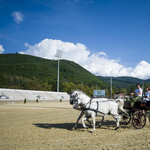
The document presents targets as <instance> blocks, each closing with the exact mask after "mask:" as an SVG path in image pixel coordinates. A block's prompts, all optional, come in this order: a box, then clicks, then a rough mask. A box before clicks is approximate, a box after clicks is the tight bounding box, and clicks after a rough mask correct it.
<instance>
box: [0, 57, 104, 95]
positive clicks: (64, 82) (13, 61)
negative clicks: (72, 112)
mask: <svg viewBox="0 0 150 150" xmlns="http://www.w3.org/2000/svg"><path fill="white" fill-rule="evenodd" d="M57 67H58V61H57V60H48V59H43V58H39V57H35V56H30V55H22V54H0V71H1V74H0V88H15V89H28V90H46V91H56V89H57ZM81 82H83V84H82V85H83V91H84V92H85V93H87V94H89V95H91V96H92V95H93V90H94V89H95V87H96V84H97V89H105V88H106V83H104V82H103V81H101V80H100V79H99V78H98V77H96V76H94V75H93V74H92V73H90V72H88V71H87V70H86V69H84V68H83V67H81V66H80V65H78V64H76V63H75V62H72V61H67V60H60V91H65V92H70V91H71V89H81V86H82V85H81Z"/></svg>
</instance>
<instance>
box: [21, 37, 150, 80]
mask: <svg viewBox="0 0 150 150" xmlns="http://www.w3.org/2000/svg"><path fill="white" fill-rule="evenodd" d="M25 46H26V47H27V50H26V51H25V52H23V51H22V52H20V54H30V55H34V56H39V57H43V58H47V59H57V58H56V57H55V54H56V51H57V49H60V50H62V51H63V56H62V58H63V59H67V60H71V61H74V62H76V63H78V64H80V65H81V66H83V67H84V68H86V69H87V70H89V71H90V72H92V73H93V74H95V75H100V76H132V77H138V78H141V79H148V78H150V64H149V63H147V62H146V61H141V62H139V63H138V64H137V65H136V66H135V67H134V68H132V67H125V66H124V65H121V64H120V61H121V59H120V58H119V59H116V60H112V59H109V58H108V56H107V54H106V53H105V52H99V53H92V54H91V53H90V50H89V49H88V48H87V47H86V46H85V45H84V44H81V43H77V44H74V43H70V42H63V41H61V40H53V39H44V40H42V41H41V42H39V43H38V44H35V45H33V46H31V45H29V44H28V43H25Z"/></svg>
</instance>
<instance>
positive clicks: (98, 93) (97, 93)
mask: <svg viewBox="0 0 150 150" xmlns="http://www.w3.org/2000/svg"><path fill="white" fill-rule="evenodd" d="M93 97H105V90H94V91H93Z"/></svg>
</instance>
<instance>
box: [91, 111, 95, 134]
mask: <svg viewBox="0 0 150 150" xmlns="http://www.w3.org/2000/svg"><path fill="white" fill-rule="evenodd" d="M91 116H92V120H93V130H91V133H93V132H94V131H95V112H92V114H91Z"/></svg>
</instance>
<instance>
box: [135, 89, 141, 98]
mask: <svg viewBox="0 0 150 150" xmlns="http://www.w3.org/2000/svg"><path fill="white" fill-rule="evenodd" d="M134 92H135V93H140V92H141V94H140V95H136V96H140V97H142V92H143V90H142V89H141V88H139V89H136V90H135V91H134Z"/></svg>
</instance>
